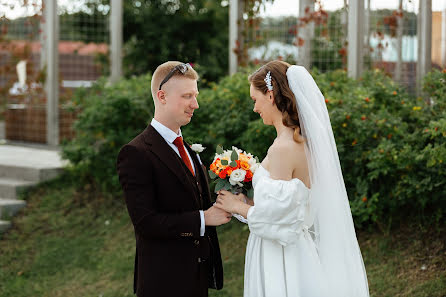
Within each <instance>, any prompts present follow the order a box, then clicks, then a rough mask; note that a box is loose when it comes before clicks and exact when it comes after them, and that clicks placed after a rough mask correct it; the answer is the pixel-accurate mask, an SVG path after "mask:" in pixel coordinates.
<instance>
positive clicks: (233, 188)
mask: <svg viewBox="0 0 446 297" xmlns="http://www.w3.org/2000/svg"><path fill="white" fill-rule="evenodd" d="M259 163H260V162H259V159H258V158H257V157H254V156H253V155H251V154H249V153H246V152H244V151H242V150H241V149H238V148H236V147H235V146H233V147H232V150H223V148H222V147H221V146H217V152H216V154H215V158H214V161H213V162H212V164H211V165H210V170H209V175H210V177H211V178H212V179H213V180H214V181H216V184H215V192H218V191H220V190H227V191H230V192H232V193H234V194H236V193H243V194H245V195H246V196H247V197H248V198H252V197H253V195H254V190H253V187H252V177H253V175H254V172H255V171H256V169H257V168H258V166H259Z"/></svg>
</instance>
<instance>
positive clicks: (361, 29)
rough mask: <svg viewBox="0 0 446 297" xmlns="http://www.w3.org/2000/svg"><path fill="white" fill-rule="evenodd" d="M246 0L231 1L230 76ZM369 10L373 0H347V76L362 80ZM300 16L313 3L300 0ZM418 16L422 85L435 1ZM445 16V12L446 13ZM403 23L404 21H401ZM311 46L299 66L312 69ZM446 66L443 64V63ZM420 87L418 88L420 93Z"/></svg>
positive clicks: (425, 1)
mask: <svg viewBox="0 0 446 297" xmlns="http://www.w3.org/2000/svg"><path fill="white" fill-rule="evenodd" d="M243 1H244V0H230V2H229V3H230V4H229V5H230V13H229V28H230V30H229V32H230V33H229V34H230V36H229V73H231V74H232V73H235V72H236V71H237V65H238V61H237V55H236V54H235V53H234V51H233V48H234V47H235V42H236V40H239V42H240V41H241V38H239V36H240V26H239V25H238V24H241V23H242V21H243V19H242V18H243V13H242V11H241V8H242V7H243ZM366 1H367V6H368V7H370V0H349V1H348V25H347V32H348V37H347V39H348V50H347V55H348V56H347V68H348V73H349V75H350V76H351V77H353V78H359V77H360V76H361V74H362V72H363V64H364V63H363V57H364V48H365V47H366V41H367V39H366V34H365V33H366V30H367V29H368V27H366V26H368V25H369V14H368V13H366V12H367V10H366V9H365V2H366ZM399 3H400V4H399V6H400V7H401V6H402V0H399ZM298 5H299V14H300V16H303V15H304V11H305V9H306V8H309V9H310V10H313V9H314V0H300V1H299V4H298ZM418 10H419V13H418V22H417V24H418V28H417V29H418V61H417V81H418V82H420V81H421V78H422V77H424V76H425V74H426V73H427V72H429V71H430V70H431V41H432V0H422V1H420V2H419V8H418ZM443 15H444V16H445V17H446V10H445V11H444V12H443ZM445 17H443V28H446V20H445ZM399 21H400V22H401V19H400V20H399ZM398 28H399V29H400V32H399V34H398V35H399V40H398V63H397V66H396V78H398V77H399V76H400V75H401V69H402V65H401V64H402V63H401V52H402V46H401V44H402V43H401V37H402V26H398ZM303 31H304V32H302V35H301V36H303V39H310V38H311V34H312V31H314V29H313V28H312V27H311V26H307V27H305V28H303ZM445 31H446V29H443V35H444V36H443V42H442V44H443V49H442V57H444V59H443V61H446V32H445ZM310 52H311V43H310V42H306V43H305V44H304V45H303V46H302V47H301V48H299V57H298V63H299V64H300V65H302V66H304V67H307V68H309V66H310V64H311V60H310V57H311V56H310ZM443 63H444V62H443ZM419 89H420V88H419V87H418V90H419Z"/></svg>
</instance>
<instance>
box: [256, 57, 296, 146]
mask: <svg viewBox="0 0 446 297" xmlns="http://www.w3.org/2000/svg"><path fill="white" fill-rule="evenodd" d="M290 66H291V65H290V64H288V63H286V62H283V61H271V62H269V63H267V64H265V65H264V66H262V67H260V68H259V69H257V71H255V72H254V73H253V74H251V75H250V76H249V77H248V80H249V82H250V83H251V84H252V85H253V86H254V88H256V89H257V90H259V91H261V92H262V93H263V94H266V93H267V92H268V88H267V86H266V82H265V77H266V74H267V73H268V72H271V85H272V87H273V94H274V103H275V104H276V106H277V109H278V110H279V111H280V112H282V122H283V124H284V125H285V126H286V127H290V128H293V129H294V136H293V139H294V141H296V142H304V139H303V137H302V135H301V131H300V123H299V114H298V113H297V108H296V99H295V98H294V93H293V92H292V91H291V89H290V86H289V85H288V78H287V76H286V72H287V70H288V67H290Z"/></svg>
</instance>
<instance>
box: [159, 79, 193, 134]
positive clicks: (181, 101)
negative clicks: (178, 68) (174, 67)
mask: <svg viewBox="0 0 446 297" xmlns="http://www.w3.org/2000/svg"><path fill="white" fill-rule="evenodd" d="M162 90H164V92H165V93H164V94H165V105H164V110H165V112H166V115H167V116H168V117H169V122H170V123H171V125H172V126H175V128H176V127H178V128H180V127H181V126H184V125H187V124H189V122H190V121H191V119H192V116H193V114H194V111H195V109H197V108H198V107H199V106H198V102H197V96H198V87H197V81H196V80H194V79H190V78H184V77H178V76H175V77H172V78H171V79H170V80H169V81H168V82H167V83H165V84H164V85H163V87H162Z"/></svg>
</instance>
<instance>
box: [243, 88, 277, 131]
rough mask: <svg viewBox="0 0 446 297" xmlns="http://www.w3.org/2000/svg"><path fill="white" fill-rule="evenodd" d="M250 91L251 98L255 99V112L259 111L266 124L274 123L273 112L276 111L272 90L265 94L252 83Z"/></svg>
mask: <svg viewBox="0 0 446 297" xmlns="http://www.w3.org/2000/svg"><path fill="white" fill-rule="evenodd" d="M249 93H250V95H251V99H252V100H253V101H254V109H253V111H254V112H257V113H258V114H259V115H260V117H261V118H262V119H263V123H264V124H265V125H272V124H273V119H272V116H273V112H274V104H273V100H274V99H272V96H271V95H270V92H267V93H266V94H263V93H262V92H261V91H259V90H257V89H256V88H255V87H254V86H253V85H252V84H251V86H250V88H249Z"/></svg>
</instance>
